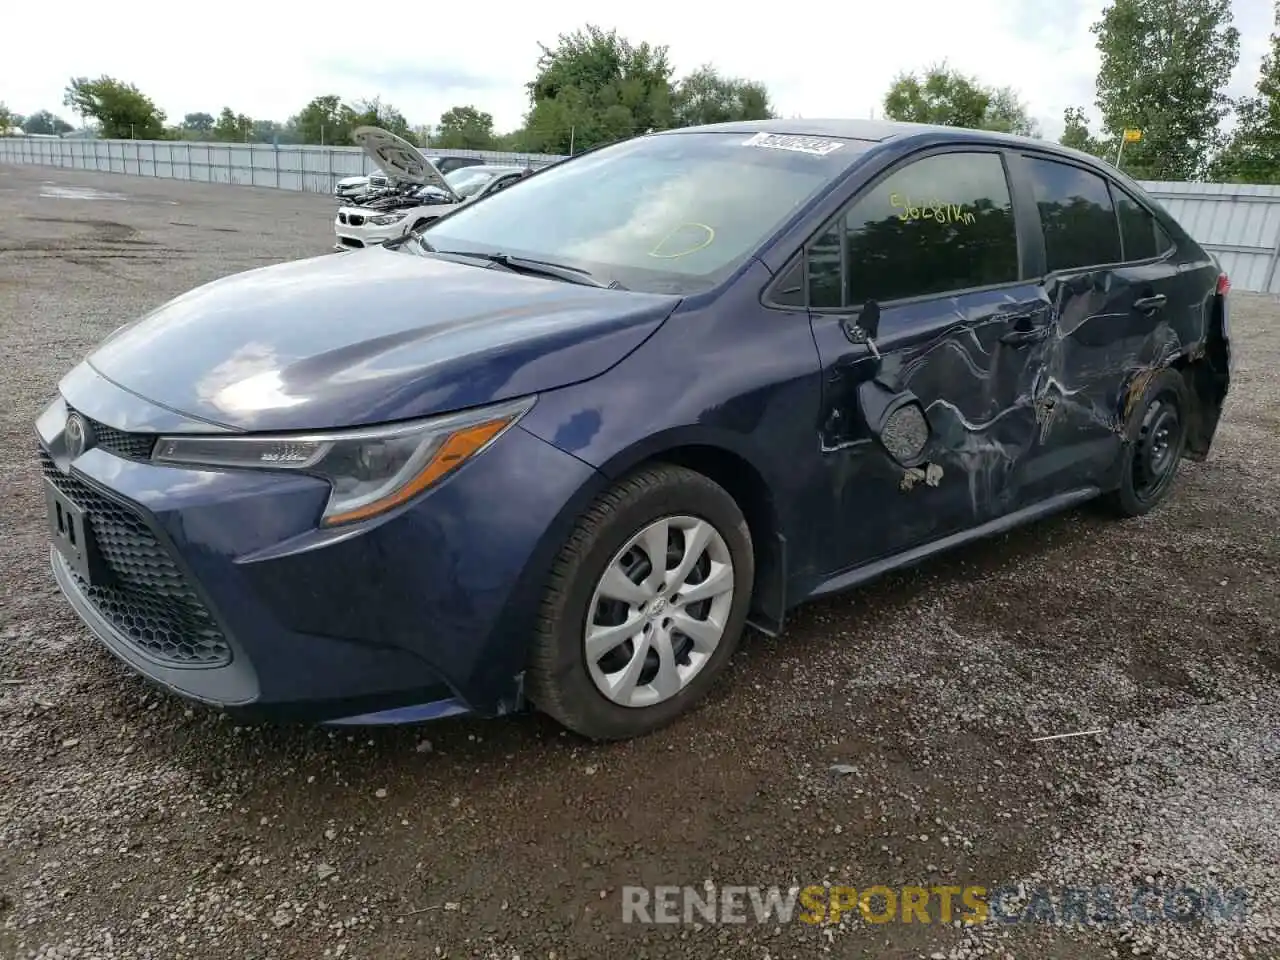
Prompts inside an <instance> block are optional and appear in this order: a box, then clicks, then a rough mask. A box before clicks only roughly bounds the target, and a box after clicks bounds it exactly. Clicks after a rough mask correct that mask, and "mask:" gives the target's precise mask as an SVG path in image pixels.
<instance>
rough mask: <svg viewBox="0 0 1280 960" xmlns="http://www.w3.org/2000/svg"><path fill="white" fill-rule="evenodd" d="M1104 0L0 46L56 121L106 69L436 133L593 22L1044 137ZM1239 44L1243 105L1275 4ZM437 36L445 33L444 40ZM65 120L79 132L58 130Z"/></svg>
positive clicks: (170, 101) (37, 28)
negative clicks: (1009, 96) (349, 104)
mask: <svg viewBox="0 0 1280 960" xmlns="http://www.w3.org/2000/svg"><path fill="white" fill-rule="evenodd" d="M1103 3H1104V0H1058V2H1057V3H1053V4H1047V5H1046V4H1041V5H1039V6H1037V5H1035V4H1017V3H1010V2H1008V0H965V2H964V3H957V2H955V0H894V2H892V3H885V4H879V3H826V4H818V5H811V7H810V8H806V9H805V10H804V11H799V12H798V15H795V16H788V17H773V16H763V15H761V16H754V15H748V16H732V17H731V18H730V19H731V20H732V24H731V25H730V23H729V22H728V20H727V19H726V15H725V12H724V8H722V7H720V6H719V5H716V4H702V5H698V4H691V3H689V2H688V0H649V2H647V3H644V4H635V5H626V6H621V5H605V6H604V7H601V5H600V4H599V3H596V2H588V0H544V2H543V3H539V4H518V3H511V4H503V5H501V6H499V7H495V8H492V9H491V10H485V11H482V12H473V11H470V10H468V9H467V8H466V6H465V5H464V6H461V7H456V8H450V16H451V18H453V19H451V20H450V22H449V23H447V24H445V23H443V22H441V21H440V20H439V18H438V17H436V18H431V19H429V20H428V19H423V20H422V21H421V22H414V21H411V20H407V19H406V18H405V17H404V16H403V15H402V14H400V13H397V12H394V11H392V9H391V8H389V7H386V6H379V5H377V4H374V5H372V6H360V5H356V6H354V7H332V8H329V7H317V8H315V9H311V10H308V11H306V12H304V13H303V14H302V15H299V10H298V8H297V7H295V6H291V5H288V4H270V3H263V2H261V0H222V2H220V3H219V4H218V7H217V11H216V14H209V15H193V16H175V14H174V8H173V6H172V4H171V3H164V4H162V3H160V2H159V0H134V2H132V3H130V4H129V5H128V6H127V12H125V13H122V10H125V9H126V8H122V7H120V6H119V5H111V4H102V3H98V2H96V0H92V2H91V0H64V2H63V3H62V4H61V5H60V6H59V8H58V15H59V17H60V18H61V19H62V20H63V21H64V22H66V23H72V24H75V29H74V30H69V31H63V32H61V33H59V34H58V38H57V42H56V43H49V44H46V43H39V42H27V41H26V40H23V41H22V42H13V43H9V44H7V45H6V48H5V67H6V70H5V83H4V87H3V90H0V97H3V98H4V99H5V101H6V102H7V103H8V105H9V107H10V108H12V109H14V110H17V111H18V112H21V113H31V112H34V111H35V110H39V109H41V108H47V109H51V110H54V111H55V112H61V113H63V114H64V115H65V114H66V113H67V111H66V110H65V109H64V108H62V107H61V102H62V91H63V88H64V87H65V86H66V84H67V80H68V78H69V77H71V76H73V75H76V76H78V75H83V74H88V75H90V76H96V75H98V74H100V73H108V74H111V75H113V76H116V77H118V78H121V79H124V80H128V81H130V82H133V83H136V84H137V85H138V86H139V87H140V88H141V89H142V90H143V91H144V92H146V93H147V94H149V95H150V96H151V97H152V98H153V99H155V100H156V101H157V102H158V103H159V104H160V106H161V107H162V108H163V109H164V110H165V111H166V112H167V113H168V114H169V116H170V117H172V118H175V119H180V118H181V117H182V115H183V114H184V113H188V112H193V111H197V110H202V111H207V112H210V113H217V111H218V110H220V109H221V108H222V107H223V106H230V107H232V108H233V109H235V110H236V111H238V112H243V113H247V114H249V115H251V116H254V117H257V118H273V119H277V120H283V119H285V118H286V117H288V116H289V115H290V114H293V113H296V112H298V110H300V109H301V108H302V106H303V105H305V104H306V103H307V101H309V100H310V99H311V98H312V97H315V96H318V95H321V94H326V93H337V94H339V95H341V96H343V97H345V98H347V99H350V100H355V99H361V98H368V97H374V96H381V98H382V99H383V100H384V101H385V102H388V103H391V104H392V105H394V106H395V107H397V108H398V109H399V110H400V111H401V112H402V113H404V114H405V116H406V117H407V118H408V119H409V121H410V122H411V123H433V122H436V121H437V120H438V119H439V116H440V114H441V113H443V112H444V111H445V110H448V109H449V108H450V107H452V106H455V105H459V104H467V103H470V104H473V105H475V106H476V107H478V108H480V109H481V110H485V111H487V112H489V113H491V114H493V116H494V119H495V121H496V124H497V126H498V127H499V128H500V129H511V128H513V127H515V126H517V125H518V124H519V123H520V122H521V121H522V118H523V115H524V113H525V111H527V110H528V107H529V104H528V97H527V94H526V91H525V89H524V86H523V85H524V83H525V82H527V81H528V80H529V79H531V78H532V76H533V73H534V71H535V70H536V68H537V61H538V56H539V53H540V50H539V47H538V44H539V43H540V42H541V43H545V44H554V43H555V40H556V37H557V35H558V34H561V33H566V32H569V31H572V30H574V29H577V28H578V27H581V26H583V25H584V24H586V23H595V24H597V25H599V26H602V27H604V28H606V29H608V28H610V27H616V28H618V30H619V31H620V32H621V33H623V34H624V35H625V36H627V37H628V38H630V39H632V40H634V41H642V40H647V41H649V42H650V43H653V44H665V45H666V46H668V48H669V51H670V57H671V60H672V62H673V63H674V64H675V65H676V68H677V70H678V72H681V73H684V72H688V71H690V70H693V69H695V68H696V67H698V66H699V65H701V64H703V63H711V64H713V65H714V66H716V67H717V68H718V69H719V70H721V71H722V72H724V73H726V74H731V75H737V76H743V77H750V78H752V79H756V80H760V81H763V82H764V83H765V84H766V85H767V86H768V87H769V89H770V92H771V94H772V96H773V99H774V102H775V105H776V107H777V109H778V110H779V112H780V113H782V115H783V116H794V115H801V116H806V117H866V116H870V115H871V114H872V113H873V112H875V113H878V112H879V110H880V104H881V100H882V99H883V97H884V93H885V91H886V89H887V88H888V86H889V84H891V83H892V82H893V79H894V77H895V75H896V74H897V73H898V72H899V71H900V70H913V69H920V68H923V67H926V66H928V65H929V64H930V63H932V62H935V61H939V60H944V59H945V60H947V61H949V62H950V63H951V65H952V66H954V67H957V68H958V69H961V70H963V71H964V72H966V73H970V74H975V75H977V76H978V77H979V78H980V79H982V80H983V81H984V82H986V83H989V84H993V85H997V86H1012V87H1014V88H1016V89H1017V90H1019V91H1020V93H1021V95H1022V97H1023V99H1024V100H1025V101H1026V102H1027V103H1028V105H1029V106H1030V108H1031V111H1032V113H1033V114H1034V115H1035V116H1036V117H1037V118H1038V119H1039V120H1040V122H1041V124H1042V126H1043V127H1044V129H1045V132H1046V133H1047V134H1049V135H1051V136H1053V135H1056V134H1057V133H1058V132H1059V131H1060V130H1061V126H1062V112H1063V110H1064V109H1065V108H1066V107H1068V106H1075V105H1081V106H1085V107H1086V108H1089V109H1092V104H1093V101H1094V99H1095V94H1094V86H1093V84H1094V77H1095V74H1096V71H1097V63H1098V56H1097V50H1096V48H1095V38H1094V37H1093V35H1092V34H1091V33H1090V32H1089V24H1090V23H1092V22H1093V21H1094V20H1096V19H1097V18H1098V16H1099V14H1100V13H1101V11H1102V8H1103ZM10 6H12V7H13V9H11V10H6V21H5V26H6V36H8V37H17V38H38V37H43V36H45V35H46V34H47V33H48V29H49V22H48V14H47V10H45V9H44V8H42V7H41V6H40V5H39V4H31V3H18V4H16V5H12V4H11V5H10ZM1234 10H1235V17H1236V25H1237V27H1239V29H1240V32H1241V36H1242V51H1241V63H1240V66H1239V68H1238V69H1237V71H1236V74H1235V77H1234V78H1233V81H1232V91H1233V92H1235V93H1244V92H1248V91H1249V90H1250V89H1251V88H1252V86H1253V83H1254V82H1255V80H1256V77H1257V72H1258V61H1259V59H1260V58H1261V56H1262V54H1263V53H1264V52H1265V50H1266V48H1267V45H1268V40H1267V38H1268V35H1269V34H1270V32H1271V29H1272V12H1271V4H1270V0H1235V3H1234ZM446 29H447V30H448V33H447V34H445V33H443V32H442V31H443V30H446ZM68 119H72V118H70V117H68Z"/></svg>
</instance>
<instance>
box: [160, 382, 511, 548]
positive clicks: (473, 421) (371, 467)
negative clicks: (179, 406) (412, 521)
mask: <svg viewBox="0 0 1280 960" xmlns="http://www.w3.org/2000/svg"><path fill="white" fill-rule="evenodd" d="M534 399H535V398H534V397H525V398H522V399H520V400H515V401H511V402H508V403H500V404H496V405H494V406H489V407H481V408H478V409H475V410H465V411H463V412H461V413H454V414H449V415H446V416H441V417H430V418H428V419H425V420H414V421H411V422H409V423H395V424H390V425H387V426H381V427H369V428H367V429H357V430H341V431H334V432H331V433H322V434H310V435H279V436H184V437H161V438H160V439H159V441H158V442H157V443H156V446H155V451H154V452H153V453H152V455H151V458H152V460H154V461H156V462H157V463H162V464H174V465H176V464H187V465H191V466H206V467H247V468H253V467H256V468H258V469H266V470H298V471H301V472H303V473H310V474H314V475H315V476H319V477H323V478H324V479H325V480H328V481H329V486H330V492H329V502H328V504H327V505H326V506H325V508H324V514H323V516H322V518H321V522H322V523H323V524H324V525H325V526H327V527H331V526H337V525H339V524H343V523H352V522H354V521H357V520H367V519H369V518H370V517H376V516H378V515H379V514H381V513H385V512H387V511H388V510H391V509H392V508H394V507H397V506H399V505H400V504H402V503H404V502H405V501H407V500H409V499H411V498H412V497H415V496H417V495H418V494H419V493H421V492H422V491H423V490H425V489H427V488H428V487H430V486H433V485H435V484H436V483H438V482H440V481H441V480H443V479H444V478H445V477H446V476H447V475H449V474H450V473H452V472H453V471H454V470H456V469H457V468H458V467H460V466H462V464H464V463H465V462H466V461H468V460H470V459H471V458H472V457H474V456H476V455H477V454H478V453H480V452H481V451H482V450H484V449H485V448H486V447H488V446H489V444H491V443H493V442H494V441H495V440H497V439H498V437H500V436H501V435H502V434H503V433H505V432H506V431H507V429H508V428H510V427H511V426H513V425H514V424H515V422H516V421H517V420H519V419H520V418H521V417H522V416H524V415H525V414H526V413H527V412H528V411H529V409H530V408H531V407H532V406H533V403H534Z"/></svg>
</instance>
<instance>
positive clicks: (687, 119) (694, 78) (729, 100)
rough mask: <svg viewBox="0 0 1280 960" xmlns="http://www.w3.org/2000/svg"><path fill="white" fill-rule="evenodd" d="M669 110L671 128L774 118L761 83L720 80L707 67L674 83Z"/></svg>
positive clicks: (712, 68)
mask: <svg viewBox="0 0 1280 960" xmlns="http://www.w3.org/2000/svg"><path fill="white" fill-rule="evenodd" d="M671 111H672V122H673V125H674V126H677V127H692V126H696V125H699V124H704V123H727V122H729V121H733V120H768V119H769V118H771V117H772V116H773V115H774V113H773V106H772V105H771V104H770V103H769V91H768V90H766V89H765V86H764V84H762V83H757V82H756V81H754V80H743V79H741V78H738V77H722V76H721V75H720V74H719V73H717V72H716V69H715V67H713V66H711V65H710V64H705V65H703V66H701V67H699V68H698V69H697V70H695V71H693V73H691V74H689V75H688V76H687V77H685V78H684V79H682V80H681V81H680V82H679V83H678V84H676V87H675V90H674V91H673V95H672V98H671Z"/></svg>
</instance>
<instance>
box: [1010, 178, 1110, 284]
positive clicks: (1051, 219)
mask: <svg viewBox="0 0 1280 960" xmlns="http://www.w3.org/2000/svg"><path fill="white" fill-rule="evenodd" d="M1027 168H1028V172H1029V173H1030V175H1031V184H1032V190H1033V191H1034V194H1035V199H1036V206H1038V207H1039V208H1040V224H1041V227H1042V228H1043V229H1044V246H1045V255H1046V257H1047V258H1048V261H1049V263H1048V266H1049V272H1050V273H1052V272H1054V271H1056V270H1071V269H1075V268H1078V267H1093V266H1100V265H1102V264H1106V263H1119V262H1120V261H1121V259H1122V256H1121V253H1120V231H1119V228H1118V227H1117V225H1116V211H1115V208H1114V207H1113V206H1112V203H1111V194H1110V192H1109V191H1108V189H1107V182H1106V181H1105V180H1103V179H1102V177H1100V176H1098V175H1097V174H1096V173H1090V172H1089V171H1088V170H1085V169H1084V168H1082V167H1077V166H1074V165H1072V164H1069V163H1058V162H1057V161H1054V160H1041V159H1038V158H1033V157H1028V158H1027ZM1130 259H1132V258H1130Z"/></svg>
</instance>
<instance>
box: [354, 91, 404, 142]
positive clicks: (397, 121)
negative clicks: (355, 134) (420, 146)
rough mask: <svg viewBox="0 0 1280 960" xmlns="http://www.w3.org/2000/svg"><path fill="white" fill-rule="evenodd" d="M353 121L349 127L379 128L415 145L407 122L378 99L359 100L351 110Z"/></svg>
mask: <svg viewBox="0 0 1280 960" xmlns="http://www.w3.org/2000/svg"><path fill="white" fill-rule="evenodd" d="M351 110H352V114H353V119H352V122H351V126H352V128H353V129H354V128H355V127H381V128H382V129H383V130H387V131H389V132H391V133H394V134H395V135H396V136H397V137H404V139H406V140H408V141H409V142H410V143H414V144H416V143H417V140H416V138H415V137H414V135H413V130H412V129H411V128H410V127H409V121H407V120H406V119H405V118H404V114H402V113H401V112H400V111H399V110H397V109H396V108H395V107H393V106H391V104H389V103H383V102H382V100H381V99H380V98H379V97H374V98H373V99H372V100H361V101H360V102H359V103H357V104H356V105H355V106H354V107H352V108H351Z"/></svg>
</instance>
